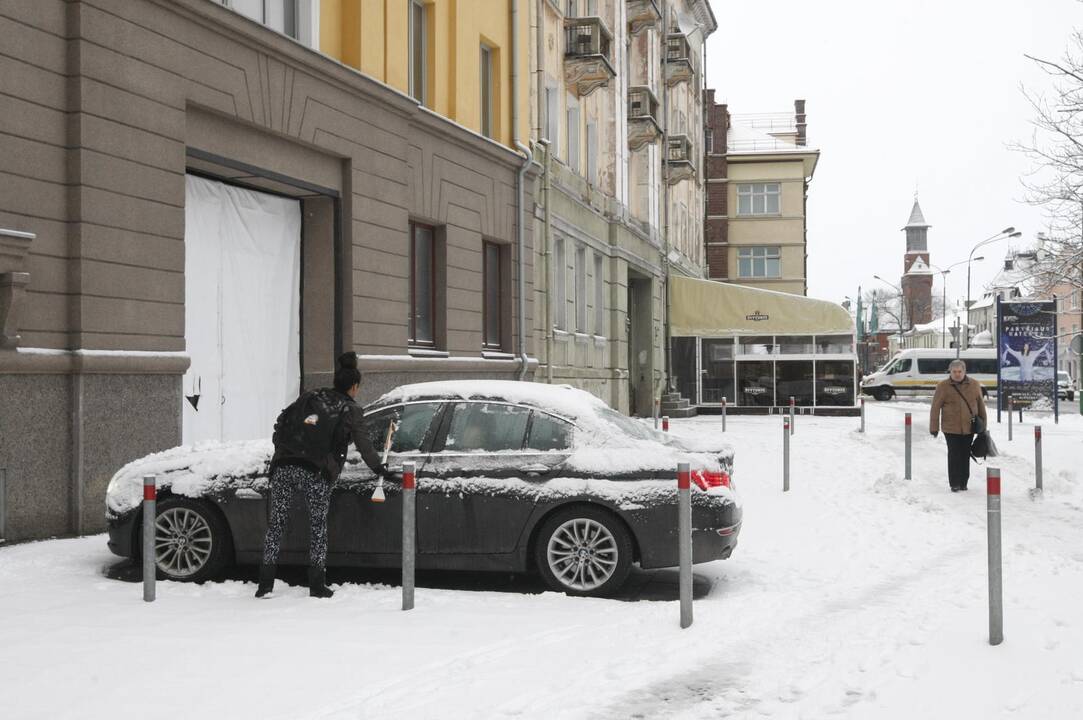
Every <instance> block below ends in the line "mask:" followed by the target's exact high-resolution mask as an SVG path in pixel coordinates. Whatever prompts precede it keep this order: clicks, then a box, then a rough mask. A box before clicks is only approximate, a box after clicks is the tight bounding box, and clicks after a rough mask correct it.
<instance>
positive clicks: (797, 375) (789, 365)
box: [776, 360, 814, 406]
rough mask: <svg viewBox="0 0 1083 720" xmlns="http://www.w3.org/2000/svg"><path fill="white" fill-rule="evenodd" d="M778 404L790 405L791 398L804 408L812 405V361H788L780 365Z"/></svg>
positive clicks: (777, 389) (777, 388)
mask: <svg viewBox="0 0 1083 720" xmlns="http://www.w3.org/2000/svg"><path fill="white" fill-rule="evenodd" d="M777 372H778V384H777V386H776V391H777V393H778V404H779V405H788V404H789V402H790V396H793V398H794V402H796V403H797V404H798V405H802V406H811V405H812V396H813V392H814V387H813V382H812V378H813V375H812V361H811V360H787V361H780V362H779V363H778V371H777Z"/></svg>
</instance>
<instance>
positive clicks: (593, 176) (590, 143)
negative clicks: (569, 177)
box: [587, 122, 598, 185]
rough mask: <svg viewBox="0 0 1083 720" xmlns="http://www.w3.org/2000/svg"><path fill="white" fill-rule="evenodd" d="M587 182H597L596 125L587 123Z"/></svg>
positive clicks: (593, 183) (592, 183)
mask: <svg viewBox="0 0 1083 720" xmlns="http://www.w3.org/2000/svg"><path fill="white" fill-rule="evenodd" d="M587 182H589V183H590V184H591V185H596V184H597V183H598V126H597V125H595V124H594V123H592V122H588V123H587Z"/></svg>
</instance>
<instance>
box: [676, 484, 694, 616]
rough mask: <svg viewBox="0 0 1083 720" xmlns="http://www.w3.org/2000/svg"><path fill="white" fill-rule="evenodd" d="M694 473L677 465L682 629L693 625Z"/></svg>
mask: <svg viewBox="0 0 1083 720" xmlns="http://www.w3.org/2000/svg"><path fill="white" fill-rule="evenodd" d="M691 480H692V473H691V472H690V471H689V467H688V463H677V542H678V543H679V547H678V553H677V558H678V562H679V563H680V578H679V582H680V596H681V628H686V627H688V626H689V625H691V624H692V482H691Z"/></svg>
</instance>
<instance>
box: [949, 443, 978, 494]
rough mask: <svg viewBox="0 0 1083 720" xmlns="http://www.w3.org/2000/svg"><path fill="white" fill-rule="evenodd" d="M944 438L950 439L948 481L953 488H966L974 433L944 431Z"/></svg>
mask: <svg viewBox="0 0 1083 720" xmlns="http://www.w3.org/2000/svg"><path fill="white" fill-rule="evenodd" d="M944 439H945V440H947V441H948V483H949V484H950V485H951V486H952V487H953V488H961V489H965V488H966V483H967V481H968V480H970V445H971V443H973V442H974V435H973V434H972V433H966V434H963V435H957V434H955V433H944Z"/></svg>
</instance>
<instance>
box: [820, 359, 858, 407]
mask: <svg viewBox="0 0 1083 720" xmlns="http://www.w3.org/2000/svg"><path fill="white" fill-rule="evenodd" d="M816 404H817V405H821V406H822V405H827V406H836V407H845V406H853V404H854V363H853V361H852V360H820V361H818V362H817V363H816Z"/></svg>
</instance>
